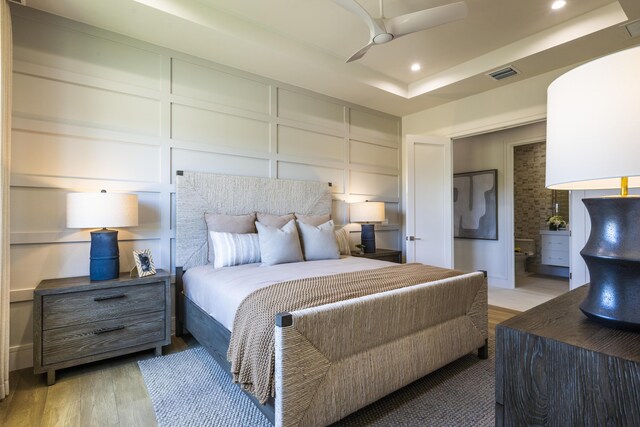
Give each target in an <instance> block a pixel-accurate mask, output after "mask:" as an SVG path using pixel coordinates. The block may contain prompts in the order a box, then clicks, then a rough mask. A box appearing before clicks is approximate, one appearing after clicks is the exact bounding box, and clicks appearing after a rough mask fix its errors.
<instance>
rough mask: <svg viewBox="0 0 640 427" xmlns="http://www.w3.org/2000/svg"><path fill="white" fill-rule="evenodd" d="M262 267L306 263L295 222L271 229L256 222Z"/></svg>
mask: <svg viewBox="0 0 640 427" xmlns="http://www.w3.org/2000/svg"><path fill="white" fill-rule="evenodd" d="M256 228H257V229H258V237H259V240H260V256H261V258H262V265H276V264H285V263H288V262H300V261H304V258H303V256H302V249H301V248H300V237H298V230H297V229H296V222H295V220H293V219H292V220H291V221H289V222H288V223H286V224H285V225H284V227H282V228H276V227H269V226H268V225H264V224H261V223H260V222H258V221H256Z"/></svg>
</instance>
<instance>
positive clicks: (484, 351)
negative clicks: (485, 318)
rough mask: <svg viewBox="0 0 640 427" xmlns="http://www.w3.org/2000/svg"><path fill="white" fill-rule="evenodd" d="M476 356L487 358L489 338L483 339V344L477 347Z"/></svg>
mask: <svg viewBox="0 0 640 427" xmlns="http://www.w3.org/2000/svg"><path fill="white" fill-rule="evenodd" d="M478 357H479V358H480V359H488V358H489V340H488V339H485V340H484V345H483V346H482V347H480V348H479V349H478Z"/></svg>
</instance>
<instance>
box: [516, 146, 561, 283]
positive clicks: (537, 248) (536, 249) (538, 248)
mask: <svg viewBox="0 0 640 427" xmlns="http://www.w3.org/2000/svg"><path fill="white" fill-rule="evenodd" d="M546 140H547V138H546V137H540V136H536V137H532V138H526V139H521V140H516V141H511V142H507V143H506V144H505V153H504V154H505V174H504V175H505V177H504V178H505V187H506V188H505V190H506V191H505V199H504V203H505V209H506V211H507V215H506V218H507V223H506V224H505V226H506V233H505V234H506V235H507V236H511V239H507V241H506V245H505V248H506V258H507V283H508V284H509V285H510V286H509V289H515V287H516V272H515V262H516V261H515V257H514V256H513V253H514V251H515V238H516V234H515V203H514V200H513V198H514V196H513V193H514V192H513V186H514V176H513V175H514V174H513V168H514V166H515V164H514V155H513V152H514V150H515V148H516V147H518V146H521V145H530V144H537V143H540V142H546ZM569 241H571V237H569ZM539 249H540V248H536V251H537V250H539ZM569 271H571V267H569Z"/></svg>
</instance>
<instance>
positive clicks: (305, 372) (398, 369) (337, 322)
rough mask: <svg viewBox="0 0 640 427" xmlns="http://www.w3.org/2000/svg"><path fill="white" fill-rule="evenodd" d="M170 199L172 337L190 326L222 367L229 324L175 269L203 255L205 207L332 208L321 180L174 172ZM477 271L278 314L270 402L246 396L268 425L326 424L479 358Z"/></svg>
mask: <svg viewBox="0 0 640 427" xmlns="http://www.w3.org/2000/svg"><path fill="white" fill-rule="evenodd" d="M176 205H177V210H176V223H177V226H176V229H177V232H176V265H178V266H179V267H177V268H176V335H177V336H180V335H182V334H183V333H185V332H188V333H191V334H192V335H193V336H194V337H195V338H196V339H197V340H198V342H200V344H202V345H203V346H204V347H205V348H206V349H207V350H208V351H209V353H211V355H212V356H213V358H214V359H215V360H216V361H217V362H218V364H220V366H222V367H223V368H225V370H226V371H227V372H230V363H229V362H228V361H227V358H226V355H227V350H228V348H229V339H230V335H231V334H230V332H229V331H228V330H227V329H226V328H225V327H224V326H222V325H221V324H220V323H219V322H217V321H216V320H215V319H213V318H211V317H210V316H209V315H208V314H207V313H205V312H204V311H203V310H202V309H200V308H199V307H198V306H197V305H196V304H194V303H193V302H192V301H191V300H189V299H188V298H186V297H185V296H184V293H183V284H182V274H183V272H184V271H186V269H187V268H191V267H194V266H197V265H202V264H206V262H207V235H206V224H205V222H204V212H214V213H225V214H244V213H247V212H251V211H261V212H267V213H272V214H277V215H282V214H285V213H290V212H292V211H295V212H299V213H304V214H308V215H322V214H326V213H330V212H331V193H330V188H329V186H327V184H326V183H318V182H305V181H290V180H276V179H267V178H253V177H233V176H224V175H215V174H205V173H195V172H182V171H179V172H178V176H177V182H176ZM485 277H486V276H485V275H484V274H483V273H481V272H476V273H469V274H465V275H462V276H457V277H453V278H449V279H444V280H440V281H436V282H431V283H426V284H420V285H415V286H409V287H405V288H401V289H396V290H392V291H388V292H382V293H378V294H374V295H369V296H365V297H361V298H355V299H351V300H347V301H340V302H337V303H332V304H326V305H323V306H320V307H312V308H307V309H303V310H298V311H294V312H292V313H281V314H278V315H277V317H276V319H274V320H275V334H276V335H275V343H276V344H275V345H276V348H275V356H276V365H275V385H276V398H275V402H274V401H272V400H270V401H269V402H267V404H266V405H260V404H259V403H258V402H257V400H256V399H255V397H253V396H252V395H250V394H248V396H249V397H250V398H251V400H252V401H253V402H254V403H256V405H257V406H258V408H260V410H261V411H262V412H263V413H264V414H265V415H266V416H267V418H268V419H269V420H270V421H271V422H273V423H274V424H275V425H276V426H297V425H328V424H330V423H332V422H335V421H337V420H339V419H341V418H343V417H345V416H347V415H348V414H350V413H352V412H355V411H356V410H358V409H360V408H362V407H364V406H366V405H368V404H370V403H372V402H374V401H376V400H378V399H380V398H382V397H383V396H386V395H387V394H389V393H391V392H393V391H395V390H397V389H399V388H401V387H403V386H405V385H407V384H409V383H411V382H413V381H415V380H417V379H419V378H421V377H423V376H424V375H427V374H428V373H430V372H433V371H434V370H436V369H438V368H440V367H442V366H444V365H446V364H448V363H450V362H452V361H454V360H456V359H458V358H460V357H462V356H464V355H466V354H468V353H470V352H472V351H475V350H476V349H477V350H478V356H479V357H481V358H486V357H488V346H487V286H486V280H485ZM443 307H446V309H444V310H443V309H442V308H443ZM342 325H344V327H341V326H342ZM229 375H231V374H230V373H229Z"/></svg>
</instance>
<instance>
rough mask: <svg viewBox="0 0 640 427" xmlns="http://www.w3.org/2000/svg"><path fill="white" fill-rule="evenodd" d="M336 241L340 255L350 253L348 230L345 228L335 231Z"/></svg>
mask: <svg viewBox="0 0 640 427" xmlns="http://www.w3.org/2000/svg"><path fill="white" fill-rule="evenodd" d="M335 234H336V241H337V242H338V250H339V251H340V255H351V245H350V244H349V232H348V231H347V230H346V229H345V228H341V229H340V230H336V231H335Z"/></svg>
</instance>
